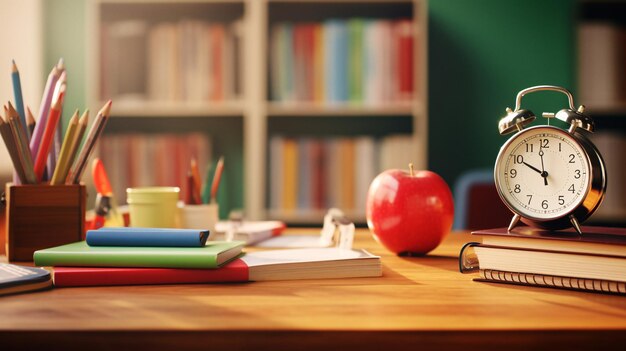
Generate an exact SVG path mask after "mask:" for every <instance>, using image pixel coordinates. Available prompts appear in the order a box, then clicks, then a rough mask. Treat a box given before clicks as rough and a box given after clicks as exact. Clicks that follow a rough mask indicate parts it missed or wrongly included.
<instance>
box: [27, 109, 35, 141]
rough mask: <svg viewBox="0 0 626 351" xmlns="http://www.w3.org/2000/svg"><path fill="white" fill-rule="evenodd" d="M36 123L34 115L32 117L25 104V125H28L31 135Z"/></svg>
mask: <svg viewBox="0 0 626 351" xmlns="http://www.w3.org/2000/svg"><path fill="white" fill-rule="evenodd" d="M36 124H37V122H36V121H35V117H33V113H32V112H31V110H30V107H28V106H26V126H27V127H28V133H29V135H31V136H32V135H33V131H34V130H35V125H36Z"/></svg>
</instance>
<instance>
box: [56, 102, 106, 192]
mask: <svg viewBox="0 0 626 351" xmlns="http://www.w3.org/2000/svg"><path fill="white" fill-rule="evenodd" d="M112 103H113V102H112V101H111V100H109V101H108V102H107V103H106V104H105V105H104V107H102V109H100V111H99V112H98V115H97V116H96V119H95V121H94V122H93V125H92V126H91V129H90V130H89V134H88V135H87V140H86V141H85V144H84V145H83V148H82V149H81V150H80V154H79V155H78V159H77V160H76V165H75V166H74V169H73V170H72V172H71V174H70V175H69V176H68V182H67V183H69V184H78V183H79V182H80V179H81V178H82V176H83V173H84V172H85V168H87V162H88V161H89V157H90V156H91V154H92V153H93V150H94V148H95V145H96V142H97V141H98V138H99V137H100V135H101V134H102V131H103V130H104V126H105V125H106V122H107V121H108V119H109V113H110V112H111V104H112Z"/></svg>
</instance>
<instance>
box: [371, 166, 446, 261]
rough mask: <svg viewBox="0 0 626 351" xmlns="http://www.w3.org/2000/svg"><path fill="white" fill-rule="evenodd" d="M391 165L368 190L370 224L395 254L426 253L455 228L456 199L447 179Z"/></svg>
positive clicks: (381, 241) (375, 233)
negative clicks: (453, 197) (454, 200)
mask: <svg viewBox="0 0 626 351" xmlns="http://www.w3.org/2000/svg"><path fill="white" fill-rule="evenodd" d="M409 168H410V171H409V172H407V171H403V170H399V169H392V170H387V171H384V172H383V173H381V174H379V175H378V176H377V177H376V178H375V179H374V181H372V184H371V185H370V188H369V192H368V194H367V206H366V211H367V212H366V215H367V225H368V227H369V228H370V230H371V231H372V233H373V234H374V238H375V239H376V240H377V241H378V242H380V243H381V244H382V245H383V246H384V247H386V248H387V249H388V250H389V251H392V252H394V253H396V254H407V255H424V254H426V253H428V252H429V251H431V250H433V249H434V248H436V247H437V246H438V245H439V244H440V243H441V241H442V240H443V238H444V237H445V236H446V235H447V234H448V233H449V232H450V229H451V228H452V219H453V217H454V202H453V200H452V192H451V191H450V188H449V187H448V185H447V184H446V182H445V181H444V180H443V179H442V178H441V177H440V176H439V175H437V174H436V173H434V172H430V171H418V172H413V165H409Z"/></svg>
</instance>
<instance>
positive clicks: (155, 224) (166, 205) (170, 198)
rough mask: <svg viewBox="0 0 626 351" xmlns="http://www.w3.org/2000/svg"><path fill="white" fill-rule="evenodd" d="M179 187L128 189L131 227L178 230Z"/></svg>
mask: <svg viewBox="0 0 626 351" xmlns="http://www.w3.org/2000/svg"><path fill="white" fill-rule="evenodd" d="M179 193H180V188H178V187H169V186H163V187H141V188H128V189H126V196H127V201H126V202H128V210H129V213H130V226H131V227H141V228H178V227H179V225H178V216H177V214H178V207H177V202H178V195H179Z"/></svg>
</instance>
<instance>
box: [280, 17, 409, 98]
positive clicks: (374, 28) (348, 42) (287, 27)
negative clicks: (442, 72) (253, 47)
mask: <svg viewBox="0 0 626 351" xmlns="http://www.w3.org/2000/svg"><path fill="white" fill-rule="evenodd" d="M414 26H415V24H414V22H413V21H412V20H410V19H397V20H370V19H365V18H349V19H328V20H325V21H321V22H277V23H273V24H272V25H271V30H270V39H269V41H270V43H269V49H270V75H269V77H270V91H271V98H272V100H274V101H279V102H317V103H329V104H334V103H342V102H351V103H364V104H380V103H389V102H397V101H406V100H411V99H412V98H413V93H414V82H413V80H414V74H413V73H414V69H415V68H414V67H415V63H414V59H413V58H414V46H415V39H416V38H415V30H414Z"/></svg>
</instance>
